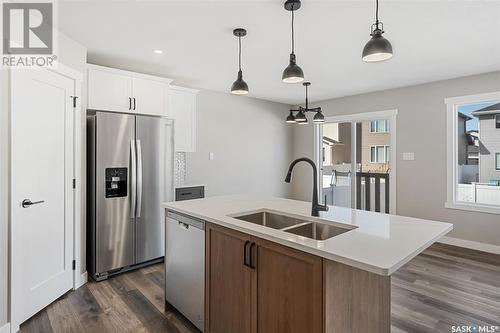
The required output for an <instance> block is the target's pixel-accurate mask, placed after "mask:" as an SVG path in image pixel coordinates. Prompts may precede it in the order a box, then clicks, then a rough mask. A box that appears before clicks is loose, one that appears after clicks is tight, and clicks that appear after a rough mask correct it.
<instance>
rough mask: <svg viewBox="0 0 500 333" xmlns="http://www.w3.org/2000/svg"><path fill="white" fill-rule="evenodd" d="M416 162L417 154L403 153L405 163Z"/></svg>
mask: <svg viewBox="0 0 500 333" xmlns="http://www.w3.org/2000/svg"><path fill="white" fill-rule="evenodd" d="M414 160H415V153H413V152H411V153H403V161H414Z"/></svg>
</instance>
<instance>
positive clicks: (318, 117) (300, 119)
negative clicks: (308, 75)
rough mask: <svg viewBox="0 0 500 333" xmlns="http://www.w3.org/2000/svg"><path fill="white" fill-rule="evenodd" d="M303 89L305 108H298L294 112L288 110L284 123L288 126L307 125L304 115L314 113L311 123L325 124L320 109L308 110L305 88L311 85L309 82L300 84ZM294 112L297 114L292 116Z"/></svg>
mask: <svg viewBox="0 0 500 333" xmlns="http://www.w3.org/2000/svg"><path fill="white" fill-rule="evenodd" d="M302 85H303V86H304V87H306V106H305V107H302V106H299V108H298V109H296V110H293V109H292V110H290V114H289V115H288V117H286V122H287V123H289V124H307V123H308V121H307V118H306V113H307V112H314V113H316V114H315V115H314V117H313V122H314V123H324V122H325V117H324V116H323V113H322V112H321V107H317V108H309V96H308V94H307V87H309V86H310V85H311V82H304V83H302ZM294 112H296V113H297V114H296V115H294V114H293V113H294Z"/></svg>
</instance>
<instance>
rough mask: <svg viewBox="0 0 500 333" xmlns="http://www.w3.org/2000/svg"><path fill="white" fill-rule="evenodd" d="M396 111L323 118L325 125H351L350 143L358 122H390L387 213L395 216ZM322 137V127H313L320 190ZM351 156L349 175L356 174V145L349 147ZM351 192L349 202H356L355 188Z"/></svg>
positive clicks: (353, 140) (353, 139) (354, 140)
mask: <svg viewBox="0 0 500 333" xmlns="http://www.w3.org/2000/svg"><path fill="white" fill-rule="evenodd" d="M397 114H398V110H397V109H391V110H382V111H373V112H363V113H353V114H348V115H341V116H331V117H325V124H327V123H351V142H356V126H355V124H356V123H357V122H360V121H371V120H380V119H388V120H389V122H390V125H389V126H390V145H391V159H390V161H389V168H390V171H391V172H389V182H390V184H389V213H390V214H396V212H397V209H396V208H397V206H396V204H397V200H396V189H397V187H396V179H397V177H396V173H397V168H396V163H397V156H398V155H397V149H396V135H397V134H396V130H397ZM322 137H323V127H322V125H315V126H314V161H315V162H316V164H317V165H318V166H319V177H318V188H320V189H321V188H322V179H323V168H322V165H323V163H322V160H321V152H322V142H323V140H322ZM351 156H353V159H354V161H353V163H352V164H351V165H352V169H351V173H352V174H353V175H355V174H356V164H357V162H358V161H356V145H351ZM353 189H354V190H351V202H355V200H356V187H355V186H354V187H353Z"/></svg>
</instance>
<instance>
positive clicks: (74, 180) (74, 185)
mask: <svg viewBox="0 0 500 333" xmlns="http://www.w3.org/2000/svg"><path fill="white" fill-rule="evenodd" d="M73 188H76V179H75V178H73Z"/></svg>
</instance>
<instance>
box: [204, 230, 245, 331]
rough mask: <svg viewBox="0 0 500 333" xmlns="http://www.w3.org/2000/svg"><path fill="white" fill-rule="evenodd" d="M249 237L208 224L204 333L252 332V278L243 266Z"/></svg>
mask: <svg viewBox="0 0 500 333" xmlns="http://www.w3.org/2000/svg"><path fill="white" fill-rule="evenodd" d="M249 238H250V237H249V236H248V235H245V234H242V233H240V232H236V231H233V230H229V229H226V228H223V227H219V226H215V225H211V224H207V225H206V282H205V283H206V288H205V300H206V301H205V311H206V314H205V332H213V333H229V332H235V333H236V332H238V333H249V332H250V330H251V317H252V316H251V309H252V307H251V275H252V269H250V268H249V267H247V266H245V265H244V251H245V250H244V249H245V244H246V242H247V241H248V240H249Z"/></svg>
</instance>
